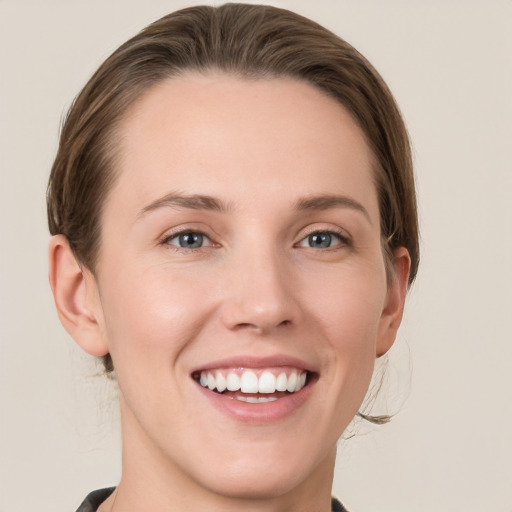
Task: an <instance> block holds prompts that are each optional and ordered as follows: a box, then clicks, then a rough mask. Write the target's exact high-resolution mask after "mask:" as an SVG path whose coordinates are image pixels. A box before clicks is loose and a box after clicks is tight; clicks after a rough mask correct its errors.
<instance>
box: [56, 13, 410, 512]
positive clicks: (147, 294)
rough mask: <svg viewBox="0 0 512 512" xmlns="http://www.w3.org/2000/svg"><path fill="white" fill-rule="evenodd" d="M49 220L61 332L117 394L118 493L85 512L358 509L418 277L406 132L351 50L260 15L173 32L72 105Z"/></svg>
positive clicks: (223, 16) (229, 16)
mask: <svg viewBox="0 0 512 512" xmlns="http://www.w3.org/2000/svg"><path fill="white" fill-rule="evenodd" d="M48 215H49V225H50V231H51V233H52V235H54V236H53V238H52V240H51V243H50V282H51V286H52V290H53V293H54V297H55V302H56V306H57V310H58V313H59V317H60V319H61V321H62V323H63V325H64V327H65V328H66V329H67V330H68V332H69V333H70V334H71V335H72V336H73V337H74V339H75V340H76V342H77V343H78V344H79V345H80V346H81V347H82V348H83V349H84V350H85V351H86V352H88V353H89V354H92V355H94V356H98V357H103V359H104V363H105V369H106V371H107V372H114V371H115V376H116V379H117V381H118V385H119V392H120V408H121V424H122V434H123V465H122V477H121V481H120V483H119V485H118V486H117V488H116V489H115V490H114V489H107V490H102V491H99V492H96V493H93V494H91V495H90V496H89V497H88V498H87V499H86V501H85V502H84V503H83V504H82V506H81V507H80V509H79V510H80V511H89V510H98V511H100V512H109V511H113V512H119V511H125V512H127V511H139V510H180V511H184V510H222V511H230V510H240V509H243V510H254V511H260V510H265V511H266V510H269V511H270V510H272V511H273V510H276V511H277V510H279V511H281V510H282V511H285V510H294V511H295V510H307V511H319V512H326V511H327V510H331V509H332V510H344V509H343V507H342V506H341V504H339V503H338V502H336V501H335V500H333V501H332V502H331V485H332V477H333V471H334V461H335V454H336V442H337V439H338V438H339V437H340V435H341V434H342V433H343V431H344V429H345V428H346V427H347V425H348V424H349V422H350V421H351V420H352V418H353V417H354V416H355V415H356V414H358V410H359V409H360V407H361V403H362V401H363V399H364V397H365V393H366V391H367V389H368V385H369V382H370V378H371V375H372V371H373V368H374V363H375V359H376V358H377V357H380V356H382V355H383V354H385V353H386V352H387V351H388V350H389V348H390V347H391V346H392V344H393V342H394V340H395V337H396V333H397V329H398V327H399V325H400V321H401V317H402V312H403V306H404V300H405V295H406V291H407V287H408V285H409V284H410V283H411V282H412V280H413V279H414V277H415V274H416V270H417V265H418V235H417V220H416V204H415V193H414V180H413V175H412V165H411V158H410V150H409V143H408V139H407V134H406V131H405V128H404V125H403V122H402V119H401V117H400V114H399V111H398V109H397V107H396V105H395V102H394V100H393V98H392V96H391V94H390V92H389V91H388V89H387V87H386V86H385V84H384V83H383V81H382V79H381V78H380V77H379V75H378V74H377V73H376V71H375V70H374V69H373V68H372V67H371V65H370V64H369V63H368V62H367V61H366V60H365V59H364V58H363V57H362V56H361V55H360V54H359V53H357V52H356V51H355V50H354V49H353V48H352V47H351V46H349V45H348V44H347V43H345V42H344V41H342V40H341V39H339V38H338V37H336V36H334V35H333V34H331V33H330V32H328V31H327V30H325V29H324V28H322V27H320V26H318V25H317V24H315V23H313V22H312V21H310V20H307V19H305V18H302V17H300V16H298V15H296V14H293V13H291V12H289V11H285V10H280V9H276V8H273V7H268V6H249V5H238V4H228V5H224V6H221V7H218V8H211V7H196V8H190V9H185V10H183V11H179V12H176V13H174V14H171V15H169V16H166V17H164V18H162V19H161V20H159V21H157V22H155V23H153V24H152V25H150V26H149V27H147V28H146V29H145V30H143V31H142V32H141V33H140V34H138V35H137V36H135V37H134V38H133V39H131V40H130V41H128V42H127V43H125V44H124V45H122V46H121V47H120V48H119V49H118V50H117V51H115V52H114V53H113V55H112V56H111V57H109V58H108V59H107V60H106V61H105V63H104V64H103V65H102V66H101V67H100V68H99V70H98V71H97V72H96V73H95V75H94V76H93V77H92V78H91V80H90V81H89V83H88V84H87V85H86V86H85V88H84V89H83V91H82V92H81V93H80V95H79V96H78V97H77V99H76V100H75V102H74V104H73V106H72V107H71V110H70V112H69V115H68V117H67V119H66V122H65V124H64V127H63V130H62V134H61V141H60V146H59V150H58V154H57V157H56V159H55V163H54V166H53V169H52V173H51V177H50V183H49V188H48ZM360 414H362V415H363V417H365V418H367V419H369V420H370V421H372V420H373V421H375V422H383V421H385V419H386V418H382V417H376V418H374V417H372V416H370V415H369V414H363V413H360Z"/></svg>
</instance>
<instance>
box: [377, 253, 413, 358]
mask: <svg viewBox="0 0 512 512" xmlns="http://www.w3.org/2000/svg"><path fill="white" fill-rule="evenodd" d="M393 267H394V272H393V278H392V279H393V280H392V282H391V283H390V286H389V289H388V293H387V296H386V304H385V306H384V310H383V312H382V317H381V322H380V329H379V330H380V332H379V337H378V340H377V352H376V355H377V357H381V356H383V355H384V354H385V353H386V352H387V351H388V350H389V349H390V348H391V347H392V346H393V343H394V342H395V339H396V335H397V332H398V328H399V327H400V324H401V322H402V316H403V312H404V305H405V297H406V295H407V286H408V282H409V273H410V270H411V257H410V256H409V251H408V250H407V249H406V248H405V247H399V248H398V249H396V250H395V251H394V261H393Z"/></svg>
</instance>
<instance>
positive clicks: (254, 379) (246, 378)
mask: <svg viewBox="0 0 512 512" xmlns="http://www.w3.org/2000/svg"><path fill="white" fill-rule="evenodd" d="M306 378H307V372H301V373H297V371H292V372H291V373H290V375H288V376H287V375H286V373H285V372H281V373H280V374H279V375H278V376H277V377H276V376H275V375H274V374H273V373H272V372H271V371H269V370H265V371H264V372H263V373H262V374H261V376H260V378H259V379H258V376H257V375H256V373H254V371H250V370H246V371H244V372H243V373H242V375H241V376H240V375H238V374H237V373H235V372H230V373H228V376H227V377H224V374H223V373H222V372H220V371H217V372H215V375H214V373H212V372H206V371H203V372H201V374H200V375H199V384H201V386H203V387H204V388H209V389H210V390H212V391H213V390H217V391H218V392H219V393H222V392H223V391H225V390H226V389H227V390H228V391H239V390H240V391H241V392H242V393H266V394H271V393H275V392H276V391H278V392H283V391H288V392H289V393H295V392H297V391H300V390H301V389H302V388H303V387H304V386H305V385H306ZM237 398H238V397H237ZM242 398H244V399H245V398H251V400H250V401H251V402H253V403H256V402H254V401H253V400H252V398H255V399H256V401H262V400H263V401H268V400H271V401H272V400H276V398H275V397H242ZM267 399H268V400H267ZM245 401H247V400H245Z"/></svg>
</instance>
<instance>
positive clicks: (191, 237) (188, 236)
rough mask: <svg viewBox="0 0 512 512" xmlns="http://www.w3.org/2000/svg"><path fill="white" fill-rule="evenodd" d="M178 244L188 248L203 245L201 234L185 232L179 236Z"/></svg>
mask: <svg viewBox="0 0 512 512" xmlns="http://www.w3.org/2000/svg"><path fill="white" fill-rule="evenodd" d="M180 245H181V247H187V248H188V249H194V248H197V247H201V245H203V235H201V234H199V233H185V234H184V235H181V236H180Z"/></svg>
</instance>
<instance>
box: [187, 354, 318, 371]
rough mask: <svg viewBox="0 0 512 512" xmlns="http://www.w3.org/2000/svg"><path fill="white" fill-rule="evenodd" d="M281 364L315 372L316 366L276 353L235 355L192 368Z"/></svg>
mask: <svg viewBox="0 0 512 512" xmlns="http://www.w3.org/2000/svg"><path fill="white" fill-rule="evenodd" d="M280 366H290V367H293V368H296V369H298V370H306V371H308V372H315V368H313V366H312V365H311V364H309V363H307V362H306V361H304V360H302V359H299V358H297V357H293V356H289V355H285V354H276V355H272V356H264V357H256V356H250V355H246V356H243V355H241V356H233V357H228V358H225V359H218V360H216V361H210V362H208V363H205V364H203V365H201V366H198V367H197V368H195V369H194V370H192V374H194V373H196V372H199V371H207V370H215V369H218V368H254V369H259V368H273V367H280Z"/></svg>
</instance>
